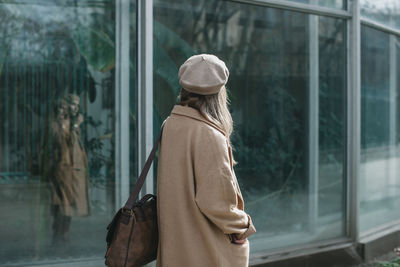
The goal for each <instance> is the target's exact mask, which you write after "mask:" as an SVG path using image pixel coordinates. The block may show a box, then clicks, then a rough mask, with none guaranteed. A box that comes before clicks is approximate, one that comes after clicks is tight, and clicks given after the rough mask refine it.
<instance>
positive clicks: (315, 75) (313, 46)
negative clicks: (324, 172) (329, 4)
mask: <svg viewBox="0 0 400 267" xmlns="http://www.w3.org/2000/svg"><path fill="white" fill-rule="evenodd" d="M318 28H319V27H318V16H317V15H309V46H308V47H309V51H308V54H309V62H310V63H309V64H310V68H309V72H310V75H309V79H310V80H309V104H308V105H309V107H308V108H309V113H308V121H309V123H308V127H309V129H308V131H309V134H308V138H309V139H308V149H309V150H308V170H309V171H308V192H309V198H308V200H309V203H308V206H309V214H308V215H309V230H310V231H311V232H314V231H315V230H316V227H317V221H318V184H319V183H318V182H319V181H318V180H319V179H318V172H319V169H318V167H319V123H318V122H319V42H318V41H319V40H318V33H319V30H318Z"/></svg>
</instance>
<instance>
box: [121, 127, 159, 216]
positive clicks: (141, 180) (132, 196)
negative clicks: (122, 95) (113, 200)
mask: <svg viewBox="0 0 400 267" xmlns="http://www.w3.org/2000/svg"><path fill="white" fill-rule="evenodd" d="M163 129H164V124H163V125H162V126H161V130H160V133H159V135H158V137H157V140H156V142H155V143H154V146H153V149H152V150H151V152H150V155H149V157H148V158H147V160H146V163H145V164H144V167H143V169H142V172H141V173H140V176H139V179H138V180H137V182H136V185H135V187H134V188H133V190H132V193H131V194H130V196H129V198H128V200H127V201H126V203H125V205H124V209H132V208H133V205H134V204H135V201H136V199H137V197H138V195H139V192H140V190H141V189H142V187H143V184H144V181H145V180H146V177H147V173H148V172H149V169H150V166H151V163H152V162H153V160H154V158H155V156H156V150H157V147H158V145H159V144H160V142H161V137H162V133H163Z"/></svg>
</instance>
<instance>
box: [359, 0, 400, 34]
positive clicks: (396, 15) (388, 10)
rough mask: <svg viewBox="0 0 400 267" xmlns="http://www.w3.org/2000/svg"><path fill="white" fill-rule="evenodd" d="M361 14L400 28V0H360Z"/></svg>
mask: <svg viewBox="0 0 400 267" xmlns="http://www.w3.org/2000/svg"><path fill="white" fill-rule="evenodd" d="M360 6H361V15H362V16H363V17H366V18H368V19H372V20H374V21H377V22H379V23H383V24H385V25H387V26H390V27H393V28H397V29H400V2H399V1H398V0H379V1H376V0H360Z"/></svg>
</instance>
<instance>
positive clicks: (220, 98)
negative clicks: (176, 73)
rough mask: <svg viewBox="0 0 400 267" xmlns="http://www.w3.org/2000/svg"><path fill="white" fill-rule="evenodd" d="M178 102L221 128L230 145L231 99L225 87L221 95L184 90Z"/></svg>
mask: <svg viewBox="0 0 400 267" xmlns="http://www.w3.org/2000/svg"><path fill="white" fill-rule="evenodd" d="M178 101H179V104H180V105H182V106H184V105H188V106H189V107H192V108H195V109H197V110H198V111H199V112H200V113H201V114H202V115H203V116H204V117H205V118H207V119H208V120H210V121H211V122H213V123H214V124H216V125H217V126H218V127H220V128H221V129H222V130H223V131H224V132H225V133H226V136H227V138H228V142H229V144H230V136H231V134H232V131H233V121H232V116H231V113H230V112H229V109H228V105H229V99H228V95H227V92H226V88H225V86H224V87H222V88H221V90H220V91H219V93H217V94H213V95H199V94H195V93H191V92H188V91H186V90H185V89H183V88H182V89H181V92H180V94H179V96H178Z"/></svg>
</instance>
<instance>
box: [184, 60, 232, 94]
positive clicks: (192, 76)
mask: <svg viewBox="0 0 400 267" xmlns="http://www.w3.org/2000/svg"><path fill="white" fill-rule="evenodd" d="M228 76H229V71H228V68H227V67H226V65H225V63H224V62H223V61H222V60H220V59H219V58H218V57H216V56H214V55H208V54H201V55H195V56H192V57H190V58H188V59H187V60H186V61H185V63H183V64H182V66H181V67H180V68H179V73H178V78H179V84H180V85H181V86H182V87H183V88H184V89H185V90H187V91H189V92H192V93H196V94H199V95H212V94H216V93H218V92H219V90H221V88H222V87H223V86H224V85H225V84H226V82H227V81H228Z"/></svg>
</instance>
